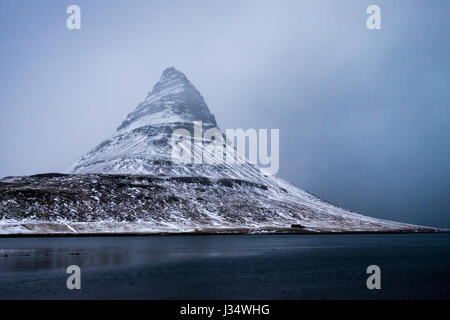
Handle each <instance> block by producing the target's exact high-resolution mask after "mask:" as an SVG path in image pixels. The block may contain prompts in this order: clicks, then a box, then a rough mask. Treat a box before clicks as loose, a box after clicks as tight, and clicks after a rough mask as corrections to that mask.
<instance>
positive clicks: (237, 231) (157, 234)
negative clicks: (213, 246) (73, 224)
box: [0, 228, 450, 239]
mask: <svg viewBox="0 0 450 320" xmlns="http://www.w3.org/2000/svg"><path fill="white" fill-rule="evenodd" d="M288 229H289V228H286V229H277V230H241V229H229V230H221V231H219V230H216V231H214V230H198V231H190V232H117V233H115V232H96V233H28V234H0V239H2V238H3V239H4V238H89V237H92V238H100V237H102V238H103V237H167V236H168V237H174V236H232V235H241V236H246V235H356V234H359V235H364V234H367V235H376V234H380V235H381V234H443V233H450V230H447V229H436V230H386V231H309V230H288Z"/></svg>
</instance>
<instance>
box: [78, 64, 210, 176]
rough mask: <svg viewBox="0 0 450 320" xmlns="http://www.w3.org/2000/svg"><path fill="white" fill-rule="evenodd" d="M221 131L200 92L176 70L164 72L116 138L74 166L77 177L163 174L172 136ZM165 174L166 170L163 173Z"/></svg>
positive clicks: (122, 125) (130, 115) (117, 133)
mask: <svg viewBox="0 0 450 320" xmlns="http://www.w3.org/2000/svg"><path fill="white" fill-rule="evenodd" d="M194 121H202V124H203V130H208V129H210V128H214V127H217V123H216V120H215V117H214V115H213V114H212V113H211V112H210V111H209V108H208V106H207V104H206V102H205V100H204V99H203V97H202V95H201V94H200V92H199V91H198V90H197V88H196V87H195V86H194V85H193V84H192V83H191V82H190V81H189V80H188V79H187V77H186V76H185V75H184V74H183V73H182V72H180V71H178V70H177V69H175V68H174V67H170V68H167V69H165V70H164V72H163V73H162V75H161V77H160V80H159V81H158V82H157V83H156V84H155V86H154V87H153V90H152V91H151V92H150V93H149V94H148V95H147V97H146V98H145V100H144V101H142V102H141V103H139V104H138V106H137V108H136V109H135V110H134V111H133V112H131V113H130V114H128V116H127V118H126V119H125V120H124V121H123V122H122V124H121V125H120V126H119V128H118V129H117V131H116V132H115V133H114V135H113V137H112V138H111V139H109V140H106V141H104V142H102V143H101V144H100V145H98V146H97V147H96V148H94V149H93V150H92V151H90V152H89V153H87V154H86V155H84V156H83V157H82V158H81V159H80V160H79V161H78V162H77V163H76V164H74V165H73V166H72V169H71V171H72V172H73V173H98V172H103V173H161V170H163V169H162V168H161V166H160V165H159V164H160V163H166V164H167V163H169V162H170V155H171V148H172V146H171V145H170V139H171V134H172V132H173V131H174V130H176V129H187V130H189V131H190V132H193V122H194ZM163 171H164V170H163Z"/></svg>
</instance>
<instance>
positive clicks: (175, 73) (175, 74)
mask: <svg viewBox="0 0 450 320" xmlns="http://www.w3.org/2000/svg"><path fill="white" fill-rule="evenodd" d="M173 78H184V79H186V80H187V78H186V76H185V75H184V73H183V72H181V71H179V70H177V69H176V68H175V67H169V68H166V69H165V70H164V71H163V73H162V74H161V78H160V81H164V80H166V79H173Z"/></svg>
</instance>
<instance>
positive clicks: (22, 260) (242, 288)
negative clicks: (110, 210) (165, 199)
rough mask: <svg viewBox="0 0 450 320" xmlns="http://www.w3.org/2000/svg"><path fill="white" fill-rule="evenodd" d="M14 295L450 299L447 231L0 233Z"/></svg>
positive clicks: (0, 273) (0, 257) (2, 261)
mask: <svg viewBox="0 0 450 320" xmlns="http://www.w3.org/2000/svg"><path fill="white" fill-rule="evenodd" d="M69 265H78V266H80V267H81V270H82V276H81V278H82V280H81V286H82V289H81V290H78V291H77V290H73V291H69V290H68V289H67V287H66V280H67V277H68V276H69V275H67V274H66V268H67V267H68V266H69ZM369 265H378V266H380V268H381V286H382V289H381V290H368V289H367V287H366V279H367V277H368V276H369V275H367V274H366V269H367V267H368V266H369ZM16 298H20V299H24V298H25V299H80V298H81V299H105V298H106V299H111V298H112V299H136V298H137V299H449V298H450V234H409V235H255V236H250V235H236V236H234V235H233V236H168V237H156V236H155V237H92V238H11V239H0V299H16Z"/></svg>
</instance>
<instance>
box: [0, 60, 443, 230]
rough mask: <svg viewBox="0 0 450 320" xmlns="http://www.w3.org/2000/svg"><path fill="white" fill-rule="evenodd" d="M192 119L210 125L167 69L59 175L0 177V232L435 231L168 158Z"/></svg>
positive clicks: (194, 97) (247, 171)
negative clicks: (113, 127)
mask: <svg viewBox="0 0 450 320" xmlns="http://www.w3.org/2000/svg"><path fill="white" fill-rule="evenodd" d="M194 121H202V124H203V130H204V131H205V130H207V129H211V128H216V127H217V123H216V120H215V117H214V116H213V115H212V114H211V112H210V111H209V108H208V106H207V104H206V103H205V100H204V99H203V97H202V96H201V94H200V93H199V91H198V90H197V89H196V88H195V86H194V85H193V84H192V83H191V82H190V81H189V80H188V79H187V78H186V76H185V75H184V74H183V73H181V72H180V71H178V70H176V69H175V68H168V69H166V70H165V71H164V72H163V74H162V76H161V78H160V80H159V82H158V83H157V84H156V85H155V86H154V88H153V90H152V91H151V92H150V93H149V94H148V96H147V97H146V99H145V100H144V101H142V102H141V103H140V104H139V105H138V106H137V108H136V110H135V111H133V112H132V113H130V114H129V115H128V116H127V118H126V119H125V121H124V122H123V123H122V124H121V125H120V126H119V128H118V129H117V131H116V132H115V133H114V134H113V136H112V137H111V139H109V140H106V141H104V142H102V143H101V144H99V145H98V146H97V147H95V148H94V149H93V150H92V151H90V152H88V153H87V154H86V155H84V156H83V157H81V159H80V160H79V161H77V162H76V163H74V164H73V165H72V167H71V168H70V172H69V173H68V174H64V175H62V174H50V175H37V176H31V177H9V178H5V179H3V180H1V181H0V234H1V233H4V234H5V233H30V232H31V233H98V232H100V233H104V232H143V233H153V232H193V231H195V230H197V231H201V230H203V231H205V230H209V231H211V232H220V231H228V232H230V231H233V230H234V231H246V232H247V231H248V232H254V231H258V230H259V231H261V230H265V231H267V232H269V231H271V232H274V231H278V232H348V231H374V232H397V231H400V232H404V231H435V229H432V228H425V227H420V226H414V225H409V224H403V223H397V222H392V221H387V220H381V219H376V218H370V217H366V216H363V215H360V214H357V213H354V212H350V211H348V210H345V209H342V208H339V207H337V206H334V205H332V204H330V203H328V202H326V201H323V200H321V199H319V198H317V197H315V196H313V195H311V194H309V193H307V192H305V191H303V190H301V189H299V188H298V187H296V186H294V185H292V184H290V183H288V182H286V181H284V180H283V179H281V178H279V177H277V176H267V175H265V174H264V173H263V172H261V171H260V170H259V169H258V168H257V167H256V166H255V165H253V164H251V163H249V162H245V163H242V164H238V163H234V164H226V163H224V164H205V161H203V163H202V164H189V165H187V164H176V163H174V161H172V157H171V154H172V148H173V147H174V142H173V141H172V139H171V136H172V133H173V131H174V130H175V129H186V130H188V131H189V132H193V130H194V128H193V126H194V125H193V122H194ZM203 142H204V143H205V144H206V145H208V143H210V142H211V141H203ZM226 152H228V153H230V152H231V153H233V154H232V156H233V157H234V156H238V155H236V154H235V153H236V151H235V150H234V149H231V150H230V149H227V150H226ZM207 154H208V152H206V153H205V154H204V155H203V156H204V157H207ZM292 225H297V226H296V227H295V228H291V226H292Z"/></svg>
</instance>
